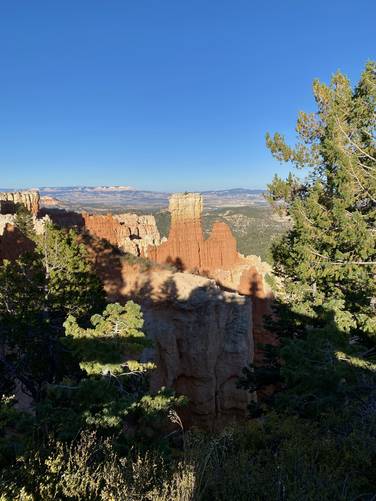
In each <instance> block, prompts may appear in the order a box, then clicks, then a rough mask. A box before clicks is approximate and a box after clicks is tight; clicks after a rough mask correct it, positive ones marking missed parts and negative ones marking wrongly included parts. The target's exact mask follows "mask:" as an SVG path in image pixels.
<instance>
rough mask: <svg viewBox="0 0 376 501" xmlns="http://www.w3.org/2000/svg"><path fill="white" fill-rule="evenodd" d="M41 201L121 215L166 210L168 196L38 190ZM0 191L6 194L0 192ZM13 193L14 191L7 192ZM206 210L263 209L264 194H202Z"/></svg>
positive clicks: (126, 189)
mask: <svg viewBox="0 0 376 501" xmlns="http://www.w3.org/2000/svg"><path fill="white" fill-rule="evenodd" d="M34 189H38V190H39V192H40V194H41V196H42V197H52V198H53V199H55V200H56V205H58V206H62V207H66V208H70V209H73V210H87V211H95V212H97V211H115V212H116V211H121V210H124V209H126V210H130V209H134V210H137V209H149V208H150V209H161V208H166V207H167V206H168V197H169V195H170V194H171V193H170V192H161V191H146V190H137V189H135V188H133V187H131V186H65V187H39V188H34ZM1 191H7V190H5V189H1ZM8 191H14V190H8ZM201 193H202V195H203V196H204V204H205V207H206V208H218V207H239V206H249V205H265V203H266V202H265V199H264V197H263V194H264V190H251V189H246V188H234V189H228V190H209V191H202V192H201Z"/></svg>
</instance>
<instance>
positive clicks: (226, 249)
mask: <svg viewBox="0 0 376 501" xmlns="http://www.w3.org/2000/svg"><path fill="white" fill-rule="evenodd" d="M202 207H203V203H202V196H201V195H199V194H197V193H190V194H175V195H172V197H171V198H170V205H169V210H170V212H171V228H170V232H169V236H168V240H167V241H166V242H164V243H163V244H162V245H160V246H158V247H154V248H149V250H148V256H149V257H150V258H151V259H152V260H154V261H156V262H158V263H166V262H170V263H175V264H177V265H178V266H177V267H178V268H180V269H185V270H196V271H197V272H199V273H201V274H205V275H208V276H209V277H211V278H214V279H215V280H216V281H217V283H219V284H220V285H222V286H223V287H225V288H227V289H231V290H234V291H237V292H239V293H241V294H243V295H246V296H251V297H252V310H253V319H254V322H253V334H254V338H255V343H257V344H258V343H269V342H272V343H275V342H276V339H275V337H274V336H273V335H272V334H270V333H269V332H267V331H266V330H265V328H264V316H265V315H269V314H271V301H272V295H271V291H270V290H268V287H267V285H266V283H265V279H264V276H265V273H266V272H268V271H270V266H269V265H268V264H267V263H263V262H262V261H261V259H260V258H257V257H256V256H248V257H244V256H242V255H241V254H239V253H238V251H237V248H236V247H237V246H236V240H235V238H234V236H233V234H232V233H231V230H230V228H229V227H228V225H227V224H225V223H223V222H217V223H214V225H213V228H212V232H211V234H210V236H209V238H208V239H207V240H205V239H204V236H203V231H202V227H201V212H202ZM255 361H256V363H257V362H260V363H261V361H262V350H256V355H255Z"/></svg>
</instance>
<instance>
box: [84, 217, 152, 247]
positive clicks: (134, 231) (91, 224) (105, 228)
mask: <svg viewBox="0 0 376 501" xmlns="http://www.w3.org/2000/svg"><path fill="white" fill-rule="evenodd" d="M82 219H83V227H84V229H85V230H86V231H87V232H88V233H90V234H91V235H93V236H95V237H98V238H101V239H104V240H107V241H108V242H110V243H111V244H112V245H115V246H117V247H119V248H121V249H122V250H124V251H125V252H129V253H131V254H134V255H136V256H144V255H146V253H147V248H148V247H149V246H150V245H158V244H159V243H160V235H159V231H158V229H157V225H156V222H155V219H154V216H138V215H137V214H119V215H112V214H107V215H105V216H102V215H96V214H87V213H83V214H82Z"/></svg>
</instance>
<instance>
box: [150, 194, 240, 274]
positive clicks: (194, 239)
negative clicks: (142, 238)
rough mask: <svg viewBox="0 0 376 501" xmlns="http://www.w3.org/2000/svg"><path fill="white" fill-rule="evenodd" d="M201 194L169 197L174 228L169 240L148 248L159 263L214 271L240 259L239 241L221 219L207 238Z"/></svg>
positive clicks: (151, 256) (201, 270) (202, 270)
mask: <svg viewBox="0 0 376 501" xmlns="http://www.w3.org/2000/svg"><path fill="white" fill-rule="evenodd" d="M202 207H203V204H202V196H201V195H199V194H197V193H188V194H175V195H172V196H171V197H170V206H169V210H170V213H171V227H170V232H169V235H168V239H167V241H166V242H164V243H162V244H161V245H159V246H158V247H153V248H149V249H148V257H149V258H150V259H152V260H153V261H156V262H158V263H173V264H176V265H177V267H178V268H180V269H184V270H192V269H196V270H199V271H200V272H211V271H213V270H215V269H217V268H228V267H231V266H233V265H235V264H237V263H240V262H241V258H240V256H239V254H238V252H237V250H236V240H235V238H234V236H233V234H232V233H231V230H230V228H229V227H228V226H227V224H225V223H222V222H218V223H215V224H214V226H213V230H212V233H211V235H210V237H209V238H208V239H207V240H205V239H204V234H203V231H202V225H201V214H202Z"/></svg>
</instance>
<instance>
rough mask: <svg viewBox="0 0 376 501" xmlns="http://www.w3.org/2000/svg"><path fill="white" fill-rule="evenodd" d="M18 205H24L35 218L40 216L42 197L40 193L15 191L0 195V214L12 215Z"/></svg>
mask: <svg viewBox="0 0 376 501" xmlns="http://www.w3.org/2000/svg"><path fill="white" fill-rule="evenodd" d="M18 204H21V205H24V206H25V207H26V209H27V210H29V211H30V212H31V213H32V214H33V215H34V216H36V215H37V214H38V211H39V204H40V195H39V192H38V191H14V192H1V193H0V213H1V214H12V213H14V212H15V209H16V206H17V205H18Z"/></svg>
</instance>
